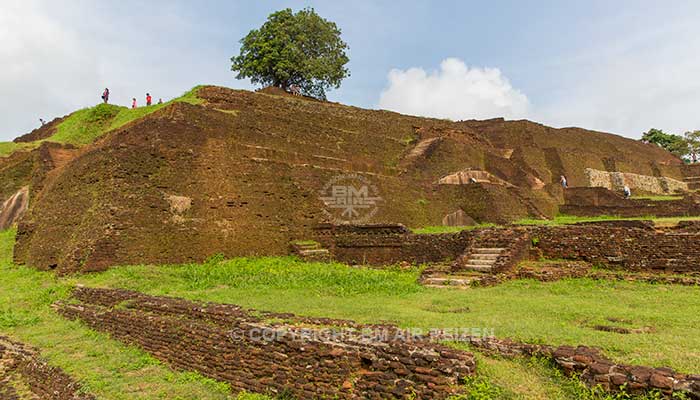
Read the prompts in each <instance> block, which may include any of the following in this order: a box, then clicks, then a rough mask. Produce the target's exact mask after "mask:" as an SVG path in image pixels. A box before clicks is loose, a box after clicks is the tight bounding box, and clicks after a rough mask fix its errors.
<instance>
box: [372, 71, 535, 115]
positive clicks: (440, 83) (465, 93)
mask: <svg viewBox="0 0 700 400" xmlns="http://www.w3.org/2000/svg"><path fill="white" fill-rule="evenodd" d="M388 79H389V86H388V87H387V88H386V89H385V90H384V91H383V92H382V93H381V96H380V99H379V107H380V108H384V109H389V110H393V111H398V112H401V113H405V114H412V115H420V116H427V117H437V118H450V119H453V120H459V119H484V118H493V117H505V118H509V119H515V118H522V117H525V116H526V115H527V113H528V109H529V101H528V99H527V97H526V96H525V95H524V94H523V93H521V92H520V91H519V90H517V89H514V88H513V87H512V86H511V84H510V82H509V81H508V78H506V77H505V76H504V75H503V74H502V73H501V71H500V70H499V69H498V68H476V67H473V68H469V67H467V65H466V64H465V63H464V62H463V61H462V60H459V59H457V58H447V59H445V60H443V61H442V62H441V63H440V69H439V70H437V71H432V72H430V73H428V72H426V71H425V70H424V69H423V68H409V69H408V70H405V71H404V70H399V69H394V70H391V71H390V72H389V76H388Z"/></svg>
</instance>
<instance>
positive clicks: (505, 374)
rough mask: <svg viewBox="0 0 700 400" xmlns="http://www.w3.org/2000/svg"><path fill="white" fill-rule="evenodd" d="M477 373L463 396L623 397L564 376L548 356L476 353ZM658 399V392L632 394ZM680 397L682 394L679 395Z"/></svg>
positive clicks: (598, 399)
mask: <svg viewBox="0 0 700 400" xmlns="http://www.w3.org/2000/svg"><path fill="white" fill-rule="evenodd" d="M475 355H476V360H477V365H478V369H479V375H478V376H476V377H474V378H471V379H469V380H468V381H467V388H468V390H469V391H470V393H469V394H468V395H466V396H464V397H461V398H463V399H465V400H482V399H483V400H489V399H533V400H564V399H577V400H623V399H630V398H632V397H631V396H629V395H627V394H625V393H617V394H608V393H605V391H603V390H602V389H601V388H600V387H596V388H588V387H586V386H585V384H583V383H582V382H581V381H580V380H579V379H578V378H576V377H567V376H565V375H564V374H563V373H562V372H561V371H560V370H559V369H558V368H556V367H555V366H554V365H553V363H552V361H551V360H547V359H544V358H539V357H534V358H515V359H504V358H501V357H486V356H483V355H481V354H479V353H478V352H476V353H475ZM634 398H636V399H639V400H660V399H662V398H663V397H662V396H661V394H660V393H658V392H651V393H648V394H647V395H645V396H636V397H634ZM680 398H682V397H680Z"/></svg>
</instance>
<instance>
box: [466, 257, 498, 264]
mask: <svg viewBox="0 0 700 400" xmlns="http://www.w3.org/2000/svg"><path fill="white" fill-rule="evenodd" d="M495 263H496V260H495V259H491V260H479V259H475V258H473V257H469V259H468V260H467V262H466V263H465V264H471V265H493V264H495Z"/></svg>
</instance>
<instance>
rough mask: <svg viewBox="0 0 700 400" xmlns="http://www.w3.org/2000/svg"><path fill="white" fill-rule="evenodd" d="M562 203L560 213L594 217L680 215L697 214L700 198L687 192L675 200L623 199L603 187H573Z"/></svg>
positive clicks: (699, 211)
mask: <svg viewBox="0 0 700 400" xmlns="http://www.w3.org/2000/svg"><path fill="white" fill-rule="evenodd" d="M564 201H565V204H564V205H562V206H561V207H560V208H559V212H561V213H562V214H566V215H577V216H584V217H593V216H599V215H615V216H619V217H644V216H650V215H653V216H656V217H682V216H688V215H700V199H698V197H697V195H695V194H686V195H685V196H683V197H682V198H680V199H678V200H656V201H654V200H645V199H625V198H624V197H623V196H622V195H620V194H618V193H615V192H611V191H610V190H608V189H605V188H602V187H576V188H568V189H566V190H565V191H564Z"/></svg>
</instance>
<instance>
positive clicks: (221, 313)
mask: <svg viewBox="0 0 700 400" xmlns="http://www.w3.org/2000/svg"><path fill="white" fill-rule="evenodd" d="M73 300H75V301H69V302H60V303H57V304H55V308H56V310H57V311H58V313H59V314H61V315H63V316H65V317H67V318H69V319H77V320H81V321H83V322H84V323H85V324H87V325H88V326H89V327H91V328H93V329H95V330H98V331H102V332H107V333H109V334H110V335H111V336H112V337H113V338H115V339H117V340H120V341H122V342H125V343H129V344H133V345H137V346H139V347H141V348H142V349H144V350H145V351H147V352H148V353H150V354H151V355H153V356H154V357H156V358H158V359H159V360H161V361H163V362H164V363H167V364H169V365H171V366H173V367H175V368H177V369H180V370H187V371H196V372H199V373H201V374H202V375H205V376H207V377H210V378H213V379H216V380H219V381H223V382H226V383H228V384H230V385H231V388H232V389H233V390H234V391H236V392H238V391H243V390H246V391H250V392H256V393H270V394H273V395H274V394H281V393H287V394H291V395H292V396H295V397H297V398H305V399H307V398H338V399H383V398H399V399H409V398H421V399H427V398H430V399H444V398H447V397H449V396H451V395H454V394H457V393H459V392H460V391H461V390H462V388H463V386H460V385H459V384H460V383H461V381H462V379H463V378H465V377H467V376H469V375H471V374H473V373H474V371H475V367H476V365H475V361H474V357H473V355H472V354H471V353H468V352H465V351H461V350H457V349H454V348H451V347H447V346H445V345H441V344H437V343H433V342H431V341H430V340H428V338H425V337H422V336H415V337H411V340H405V336H401V332H402V331H401V330H399V329H398V328H397V327H395V326H391V325H360V324H356V323H354V322H352V321H347V320H333V319H325V318H305V317H298V316H295V315H293V314H279V313H270V312H259V311H255V310H246V309H243V308H241V307H238V306H234V305H228V304H216V303H195V302H191V301H187V300H182V299H176V298H168V297H156V296H149V295H145V294H141V293H138V292H132V291H126V290H118V289H91V288H86V287H77V288H76V289H75V290H74V292H73ZM367 331H369V332H372V333H371V334H369V335H368V334H367ZM376 332H380V333H382V334H383V336H381V335H375V333H376Z"/></svg>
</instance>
